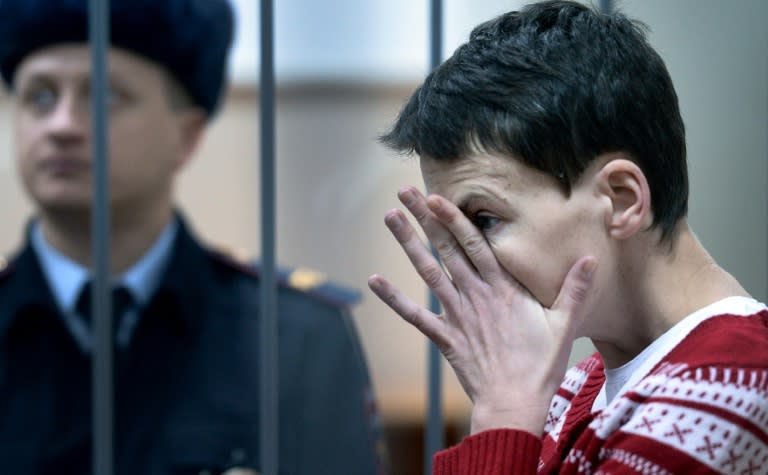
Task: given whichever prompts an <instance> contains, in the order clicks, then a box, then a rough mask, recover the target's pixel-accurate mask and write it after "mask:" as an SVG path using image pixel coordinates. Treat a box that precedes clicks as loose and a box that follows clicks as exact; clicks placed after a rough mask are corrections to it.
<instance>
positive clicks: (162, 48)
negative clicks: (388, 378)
mask: <svg viewBox="0 0 768 475" xmlns="http://www.w3.org/2000/svg"><path fill="white" fill-rule="evenodd" d="M87 3H88V2H87V1H86V0H3V1H2V2H0V72H1V73H2V77H3V79H4V81H5V83H6V85H7V86H8V89H9V90H10V91H11V93H12V96H13V98H14V100H15V107H16V109H15V129H16V152H17V162H18V166H19V171H20V176H21V179H22V181H23V184H24V187H25V189H26V191H27V193H28V194H29V196H30V198H31V199H32V201H33V202H34V205H35V210H36V212H35V216H34V218H33V219H32V220H31V221H30V224H29V226H28V229H27V232H26V236H25V244H24V246H23V248H22V249H21V250H20V252H19V253H18V255H17V256H15V258H14V259H12V260H11V262H10V263H9V264H8V265H7V267H6V268H5V269H4V270H3V271H2V273H0V302H2V305H0V467H2V468H0V471H2V473H7V474H20V475H21V474H23V475H37V474H40V475H42V474H49V473H56V474H69V473H71V474H78V475H82V474H84V473H89V467H90V462H91V406H92V403H93V401H92V400H91V379H90V368H91V358H90V356H91V350H92V347H93V335H92V332H91V329H90V325H89V317H88V314H89V313H90V312H89V310H90V304H89V302H88V299H89V296H90V291H89V290H88V289H89V287H90V284H89V279H90V277H91V273H90V268H91V264H92V263H91V254H90V249H91V238H90V229H91V226H90V224H91V223H90V216H91V201H92V191H91V190H92V184H91V181H92V178H93V173H92V171H93V167H92V163H93V157H92V156H91V140H92V137H91V124H90V119H89V110H90V105H89V101H90V99H91V98H90V92H91V88H90V85H89V77H90V69H91V61H90V52H89V48H88V46H87V43H86V41H87ZM110 10H111V41H112V47H111V48H110V49H109V52H108V56H109V57H108V76H109V87H110V91H111V93H110V96H109V98H108V108H109V138H108V140H109V152H110V160H111V162H110V177H109V179H110V190H111V200H110V205H111V213H112V224H111V226H112V229H111V232H112V241H111V249H112V253H111V269H112V274H113V285H114V291H113V302H114V304H115V309H114V321H115V323H114V327H115V330H116V335H115V348H116V350H115V351H116V354H115V367H114V385H115V406H114V407H115V427H116V429H115V434H114V437H115V439H114V440H115V450H114V452H115V454H114V455H115V465H116V467H115V469H116V473H117V474H143V475H160V474H177V473H178V474H184V473H190V474H191V473H194V474H198V473H211V474H213V473H223V472H225V471H227V470H232V469H233V468H244V469H246V470H251V471H253V470H259V469H260V463H259V450H258V443H259V433H258V428H259V420H258V411H259V382H258V375H259V364H260V358H259V345H258V341H259V340H258V327H259V325H258V323H259V318H258V317H259V302H258V296H259V278H258V273H257V271H256V270H255V268H253V267H251V266H243V265H240V264H237V263H236V262H234V261H232V260H230V259H228V258H227V257H225V256H223V255H221V254H218V253H216V252H214V251H211V250H209V249H206V248H205V247H203V246H202V245H201V243H200V242H199V241H198V240H197V239H196V238H195V236H194V234H193V233H192V231H191V229H190V227H189V226H188V224H187V223H186V222H185V220H184V219H183V217H182V216H181V214H180V212H179V211H178V210H177V208H176V205H175V203H174V194H173V186H174V180H175V178H176V175H177V173H178V172H179V171H180V170H181V169H182V168H183V167H184V166H185V164H186V163H187V162H188V161H189V160H190V158H191V157H192V155H193V152H194V151H195V149H196V147H197V145H198V144H199V143H200V140H201V139H202V136H203V134H204V132H205V129H206V126H207V125H208V123H209V121H210V120H211V118H212V117H213V116H214V114H215V112H216V111H217V107H218V105H219V103H220V99H221V96H222V91H223V90H224V85H225V83H226V80H225V69H226V60H227V54H228V51H229V48H230V45H231V41H232V31H233V12H232V9H231V6H230V5H229V4H228V2H227V1H225V0H203V1H199V0H114V1H113V2H112V5H111V9H110ZM288 282H289V281H288V279H286V280H285V281H284V282H283V285H281V286H280V288H279V290H278V307H279V308H278V314H279V315H278V317H279V331H280V341H279V347H280V360H279V364H280V367H279V369H280V401H279V402H280V414H279V421H280V440H279V446H280V473H288V474H308V473H312V474H321V473H329V474H337V473H354V474H366V473H370V474H373V473H377V471H378V470H380V469H381V465H380V464H379V461H378V457H377V455H376V445H377V440H376V434H375V430H374V428H373V427H372V424H371V422H372V420H374V419H375V418H374V417H372V416H373V415H375V414H374V413H375V411H374V409H373V407H374V405H373V396H372V394H371V391H370V385H369V381H368V375H367V369H366V366H365V362H364V359H363V358H362V352H361V351H360V347H359V344H358V341H357V338H356V336H355V333H354V330H353V328H352V326H351V322H350V320H349V317H348V315H346V314H345V313H344V310H345V308H346V306H347V305H346V303H345V302H343V301H342V300H339V299H335V298H334V295H333V294H332V293H323V292H316V291H313V290H312V289H309V290H307V289H303V290H300V289H296V288H294V287H292V286H291V285H289V283H288ZM247 473H249V472H247Z"/></svg>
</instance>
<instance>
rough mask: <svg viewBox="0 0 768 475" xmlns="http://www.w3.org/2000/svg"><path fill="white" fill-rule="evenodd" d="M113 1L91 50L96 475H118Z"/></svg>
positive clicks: (99, 18) (98, 23)
mask: <svg viewBox="0 0 768 475" xmlns="http://www.w3.org/2000/svg"><path fill="white" fill-rule="evenodd" d="M109 34H110V32H109V1H108V0H90V2H89V4H88V36H89V40H90V46H91V78H90V79H91V84H92V87H91V90H92V100H91V117H92V118H93V120H92V121H91V128H92V133H93V144H92V157H93V167H94V168H93V169H94V174H93V183H92V187H93V201H92V206H91V242H92V244H91V245H92V262H93V288H92V292H93V298H92V315H93V316H94V319H93V328H94V332H93V333H94V345H93V355H92V356H93V358H92V362H91V364H92V367H91V380H92V398H93V402H92V407H91V410H92V417H93V421H92V425H93V433H92V437H93V444H92V446H93V452H92V464H93V467H92V468H93V473H95V474H98V475H112V473H113V470H114V453H113V452H114V451H113V437H114V420H113V419H114V412H113V409H114V407H113V406H114V389H113V365H112V362H113V356H114V355H113V340H112V295H111V292H110V291H109V285H110V284H109V280H110V258H109V256H110V239H109V237H110V210H109V179H108V177H109V150H108V146H107V131H108V130H109V116H108V115H107V96H108V94H109V82H108V81H107V48H108V47H109Z"/></svg>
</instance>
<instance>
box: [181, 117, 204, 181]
mask: <svg viewBox="0 0 768 475" xmlns="http://www.w3.org/2000/svg"><path fill="white" fill-rule="evenodd" d="M178 114H180V116H181V117H180V120H179V127H180V130H179V133H180V140H181V143H182V155H181V159H180V160H179V162H178V163H177V164H176V169H177V170H179V169H180V168H181V167H183V166H184V165H186V164H187V163H188V162H189V160H190V159H191V158H192V156H193V155H194V154H195V152H196V151H197V147H198V146H199V145H200V142H201V141H202V138H203V135H204V132H205V128H206V126H207V125H208V116H207V115H206V113H205V111H204V110H203V109H201V108H199V107H189V108H186V109H184V110H183V111H179V112H178Z"/></svg>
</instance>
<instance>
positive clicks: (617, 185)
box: [597, 158, 653, 239]
mask: <svg viewBox="0 0 768 475" xmlns="http://www.w3.org/2000/svg"><path fill="white" fill-rule="evenodd" d="M597 180H598V189H599V191H600V193H601V194H603V195H604V196H605V197H607V198H608V199H609V200H610V203H611V206H610V208H609V209H608V211H607V212H606V216H605V224H606V227H607V229H608V233H609V234H610V236H611V237H613V238H614V239H627V238H629V237H631V236H633V235H635V234H636V233H638V232H639V231H642V230H644V229H648V228H649V227H650V226H651V224H652V223H653V215H652V212H651V191H650V188H649V187H648V180H646V178H645V174H644V173H643V171H642V170H641V169H640V167H639V166H637V164H635V162H633V161H631V160H627V159H625V158H615V159H612V160H609V161H607V162H606V163H605V164H604V165H603V166H602V168H601V169H600V171H599V172H598V174H597Z"/></svg>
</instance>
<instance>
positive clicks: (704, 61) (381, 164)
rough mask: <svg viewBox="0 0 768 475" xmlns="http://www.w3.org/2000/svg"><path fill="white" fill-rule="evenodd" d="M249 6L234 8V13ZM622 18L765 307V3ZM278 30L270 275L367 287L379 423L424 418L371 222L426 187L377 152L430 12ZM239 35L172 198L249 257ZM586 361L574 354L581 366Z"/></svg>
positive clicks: (299, 23) (323, 19)
mask: <svg viewBox="0 0 768 475" xmlns="http://www.w3.org/2000/svg"><path fill="white" fill-rule="evenodd" d="M255 4H257V2H252V1H251V0H242V1H241V2H239V5H240V8H242V9H244V10H245V9H248V8H249V6H250V7H253V5H255ZM520 4H521V2H517V1H513V2H499V1H489V0H483V1H477V0H476V1H469V0H464V1H460V0H452V1H448V2H447V3H446V20H445V24H446V28H447V30H448V33H447V38H446V43H447V44H446V50H447V51H451V50H453V48H455V46H456V45H457V44H458V42H459V41H460V40H463V39H464V38H465V37H466V35H467V33H468V31H469V28H470V27H471V26H472V25H474V24H475V23H477V22H478V21H480V20H483V19H485V18H489V17H490V16H492V15H494V14H496V13H499V12H501V11H503V10H505V9H507V8H513V7H516V6H519V5H520ZM617 4H618V6H619V7H620V8H622V9H623V10H624V11H626V12H627V13H628V14H629V15H630V16H633V17H636V18H639V19H640V20H642V21H644V22H645V23H647V24H648V25H649V27H650V33H649V37H650V40H651V42H652V43H653V44H654V45H655V46H656V47H657V48H658V50H659V51H660V53H661V54H662V56H663V57H664V59H665V61H666V62H667V65H668V67H669V69H670V72H671V74H672V77H673V80H674V81H675V84H676V86H677V90H678V94H679V96H680V102H681V107H682V111H683V117H684V120H685V122H686V126H687V130H688V149H689V168H690V175H691V193H692V197H691V203H690V221H691V223H692V225H693V227H694V229H695V230H696V231H697V233H698V235H699V237H700V239H701V240H702V241H703V242H704V244H705V245H706V246H707V247H708V248H709V249H710V251H711V252H712V254H713V255H714V256H715V258H716V259H718V260H719V262H720V263H721V264H722V265H723V266H724V267H725V268H726V269H728V270H729V271H731V272H732V273H733V274H735V275H736V276H737V277H739V278H740V279H741V280H742V282H743V283H744V285H745V286H746V287H747V289H748V290H749V291H750V292H751V293H752V294H753V295H754V296H755V297H757V298H759V299H762V300H764V301H765V300H767V299H768V271H767V268H768V249H767V248H768V235H767V232H768V28H767V27H766V26H767V25H768V2H764V1H762V0H738V1H734V2H722V1H719V0H673V1H669V0H624V1H622V2H617ZM321 6H324V7H325V8H321ZM251 10H253V8H251ZM252 15H255V13H254V12H252V11H251V16H249V17H248V18H249V21H251V23H252V25H255V24H256V23H255V20H254V19H255V17H254V16H252ZM277 16H278V21H277V31H278V75H279V76H278V77H279V79H280V81H281V83H280V85H281V88H280V93H279V97H278V109H277V121H278V123H277V133H278V156H279V159H278V178H277V181H278V183H277V186H278V216H279V218H278V236H279V238H278V255H279V260H280V262H281V263H282V264H285V265H291V266H298V265H302V266H309V267H313V268H315V269H319V270H322V271H324V272H326V273H327V274H328V276H329V277H330V278H331V279H333V280H335V281H337V282H339V283H342V284H345V285H347V286H352V287H357V288H359V289H361V291H362V293H363V301H362V303H361V304H360V305H359V306H357V307H356V308H355V321H356V323H357V326H358V329H359V331H360V334H361V338H362V341H363V344H364V347H365V350H366V352H367V355H368V360H369V364H370V367H371V371H372V375H373V380H374V385H375V389H376V391H377V393H378V395H379V402H380V406H381V409H382V411H383V414H384V416H385V417H386V418H387V419H388V420H395V421H396V420H403V419H410V420H412V419H414V418H420V417H421V416H422V414H423V411H424V405H425V403H424V392H425V389H424V388H425V355H426V346H425V343H424V340H423V338H421V337H420V336H419V335H418V334H417V332H416V331H415V330H412V329H411V328H409V327H408V326H407V325H406V324H404V323H403V322H401V321H400V320H399V319H398V317H396V316H395V315H393V314H392V313H391V312H389V311H388V310H387V309H386V308H385V307H384V306H383V305H382V304H380V303H379V302H378V301H377V300H376V299H375V297H374V296H373V295H372V294H371V293H370V292H369V291H368V290H367V289H366V287H365V281H366V278H367V276H368V275H370V274H372V273H374V272H379V273H383V274H385V275H387V276H388V277H390V278H392V279H393V280H394V281H396V282H397V283H398V284H400V285H401V286H402V287H403V288H405V289H408V291H409V292H410V294H411V295H412V296H414V297H416V298H419V299H421V300H422V301H425V299H426V292H425V290H424V287H423V285H422V284H421V283H420V281H419V279H418V277H417V276H416V275H415V273H414V272H413V271H412V270H411V267H410V265H409V264H408V262H407V260H406V258H405V257H404V256H403V255H402V253H401V252H400V250H399V249H398V246H397V245H396V243H395V242H394V240H393V239H392V238H391V237H390V236H389V235H388V233H387V231H386V229H385V227H384V225H383V220H382V218H383V215H384V213H385V212H386V210H387V209H389V208H391V207H395V206H397V204H398V203H397V201H396V198H395V192H396V190H397V189H398V188H399V187H400V186H401V185H403V184H406V183H412V184H417V185H421V179H420V177H419V174H418V166H417V162H416V161H415V160H414V159H403V158H399V157H394V156H392V155H391V154H390V153H388V152H386V151H385V150H384V149H383V148H382V147H381V146H379V145H378V144H377V143H376V141H375V138H376V136H377V135H378V134H380V133H382V132H383V131H384V130H385V129H386V127H387V125H388V124H390V123H391V122H392V120H393V119H394V117H395V115H396V113H397V111H398V109H399V107H400V105H401V103H402V101H404V100H405V98H406V97H407V96H408V94H409V93H410V92H411V91H412V90H413V89H414V88H415V87H416V85H417V81H418V80H419V78H420V77H422V76H423V74H424V73H425V72H426V66H425V65H426V61H427V60H426V58H427V53H426V52H427V46H426V41H427V35H428V30H427V26H426V18H427V9H426V2H409V1H407V0H399V1H396V2H395V1H390V2H387V1H384V0H381V1H368V2H355V1H353V0H337V1H335V2H334V1H329V2H328V3H322V2H307V1H306V0H304V1H300V0H286V1H285V2H279V5H278V7H277ZM244 34H247V35H251V36H250V40H249V41H245V40H242V39H241V40H240V42H239V43H238V49H237V51H236V57H237V58H240V59H239V60H236V61H235V63H236V64H233V75H234V77H235V78H236V84H235V86H234V87H233V89H232V91H231V92H230V94H229V95H228V98H227V102H226V105H225V108H224V111H223V113H222V114H221V115H220V116H219V117H218V118H217V120H216V121H215V122H214V123H213V125H212V127H211V129H210V131H209V134H208V137H207V139H206V141H205V142H204V145H203V147H202V149H201V150H200V152H199V154H198V156H197V158H196V159H195V160H194V161H193V162H192V164H191V165H190V166H189V167H188V169H187V170H185V171H184V173H183V174H182V176H181V177H180V179H179V184H178V188H179V190H178V191H179V203H180V206H181V207H182V208H183V209H184V210H185V212H186V214H187V215H188V216H189V218H190V219H191V220H192V221H193V223H194V224H195V227H196V228H197V229H198V231H199V232H200V234H202V235H203V236H204V237H205V238H207V239H208V240H210V241H211V242H213V243H216V244H219V245H223V246H226V247H229V248H232V249H236V250H239V251H242V252H244V253H245V254H249V255H254V256H255V255H258V253H259V245H260V238H259V194H258V193H259V190H258V183H259V181H258V179H259V164H258V130H259V129H258V120H257V118H258V112H257V111H258V101H257V92H256V90H255V88H254V84H253V78H254V77H255V75H256V72H255V63H254V62H252V61H251V63H250V64H249V62H248V61H249V60H247V59H242V58H248V55H249V54H255V53H254V52H253V51H250V52H249V51H248V49H249V48H251V49H252V50H254V49H255V47H254V46H253V45H254V42H253V41H254V39H255V38H256V34H255V32H254V31H253V30H250V29H249V30H248V31H246V32H245V33H244ZM241 38H242V37H241ZM281 45H282V46H281ZM11 113H12V105H11V103H10V101H9V100H8V99H7V98H5V97H2V96H0V217H2V223H3V225H2V227H0V252H3V251H7V252H10V251H12V250H13V249H14V248H15V247H16V246H17V244H18V243H19V240H20V237H21V229H22V227H23V224H24V222H25V219H26V217H27V216H28V215H29V213H30V211H31V208H30V206H29V204H28V203H27V201H26V200H25V199H24V196H23V192H22V191H21V190H20V189H19V187H18V185H17V183H16V181H17V180H16V172H15V168H14V166H13V158H12V157H13V143H12V133H11V125H10V117H11ZM0 304H1V303H0ZM588 351H590V346H589V345H588V344H586V342H579V344H578V345H577V348H576V350H575V354H574V358H575V357H577V356H581V355H583V354H584V353H585V352H588ZM445 373H446V382H445V389H446V392H445V399H446V412H447V414H448V416H449V417H450V418H453V419H454V420H463V418H465V416H466V414H467V410H468V407H469V406H468V401H467V400H466V398H465V396H464V395H463V394H462V392H461V390H460V388H459V386H458V384H457V383H456V381H455V379H454V378H453V377H452V375H451V374H450V370H449V369H447V368H446V370H445ZM329 384H331V382H329Z"/></svg>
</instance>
